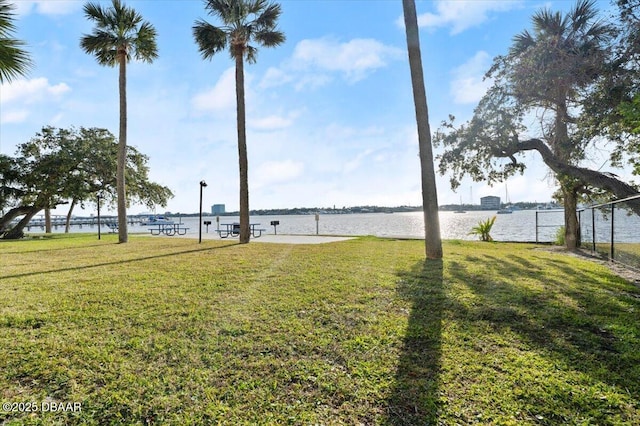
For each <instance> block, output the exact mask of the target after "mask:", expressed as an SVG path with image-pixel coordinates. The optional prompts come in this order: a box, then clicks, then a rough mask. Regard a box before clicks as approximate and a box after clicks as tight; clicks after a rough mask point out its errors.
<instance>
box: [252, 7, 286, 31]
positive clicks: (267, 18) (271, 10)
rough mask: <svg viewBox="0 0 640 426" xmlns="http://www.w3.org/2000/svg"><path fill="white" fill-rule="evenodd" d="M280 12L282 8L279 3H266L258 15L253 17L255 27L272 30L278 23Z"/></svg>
mask: <svg viewBox="0 0 640 426" xmlns="http://www.w3.org/2000/svg"><path fill="white" fill-rule="evenodd" d="M281 14H282V8H281V7H280V5H279V4H276V3H272V4H269V5H267V7H266V8H265V9H264V11H262V13H260V14H259V15H258V17H257V18H256V19H255V21H254V23H255V26H256V28H258V29H259V30H262V29H266V30H272V29H274V28H275V27H276V25H277V23H278V19H279V18H280V15H281Z"/></svg>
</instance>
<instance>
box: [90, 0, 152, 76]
mask: <svg viewBox="0 0 640 426" xmlns="http://www.w3.org/2000/svg"><path fill="white" fill-rule="evenodd" d="M84 13H85V17H86V18H87V19H89V20H90V21H93V22H94V23H95V27H94V29H93V32H92V33H91V34H85V35H84V36H83V37H82V38H81V39H80V47H81V48H82V49H83V50H84V51H85V52H86V53H88V54H93V55H95V57H96V59H97V61H98V63H99V64H101V65H108V66H115V65H116V64H117V52H118V51H122V50H124V51H125V52H126V55H127V58H126V60H127V61H129V60H131V58H132V57H135V58H136V59H137V60H141V61H145V62H153V60H154V59H155V58H157V57H158V47H157V44H156V38H157V32H156V30H155V28H154V27H153V26H152V25H151V24H150V23H148V22H145V21H144V20H143V18H142V16H141V15H140V14H139V13H137V12H136V11H135V9H133V8H131V7H127V6H126V5H124V3H123V2H122V1H121V0H112V5H111V7H109V8H106V7H102V6H101V5H100V4H98V3H87V4H85V6H84Z"/></svg>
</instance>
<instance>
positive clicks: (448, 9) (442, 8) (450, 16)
mask: <svg viewBox="0 0 640 426" xmlns="http://www.w3.org/2000/svg"><path fill="white" fill-rule="evenodd" d="M521 3H522V1H521V0H457V1H446V0H437V1H436V2H434V4H435V7H436V11H435V13H432V12H427V13H423V14H420V15H418V25H419V26H420V27H423V28H442V27H451V34H452V35H455V34H459V33H461V32H463V31H465V30H467V29H469V28H472V27H476V26H478V25H480V24H482V23H484V22H485V21H487V20H489V19H490V16H491V15H492V14H493V13H495V12H506V11H508V10H512V9H514V8H516V7H519V6H520V4H521ZM396 23H397V24H398V26H400V27H404V18H403V17H402V16H401V17H400V18H398V20H397V21H396Z"/></svg>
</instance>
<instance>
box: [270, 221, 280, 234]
mask: <svg viewBox="0 0 640 426" xmlns="http://www.w3.org/2000/svg"><path fill="white" fill-rule="evenodd" d="M278 225H280V221H279V220H272V221H271V226H273V233H274V234H276V235H278V228H277V226H278Z"/></svg>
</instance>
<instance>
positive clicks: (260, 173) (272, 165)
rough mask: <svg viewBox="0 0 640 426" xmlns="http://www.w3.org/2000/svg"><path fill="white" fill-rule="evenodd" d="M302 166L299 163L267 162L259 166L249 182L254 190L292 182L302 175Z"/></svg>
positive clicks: (289, 161)
mask: <svg viewBox="0 0 640 426" xmlns="http://www.w3.org/2000/svg"><path fill="white" fill-rule="evenodd" d="M303 171H304V164H303V163H302V162H299V161H293V160H284V161H267V162H264V163H262V164H260V165H259V166H258V167H257V168H256V171H255V174H254V176H253V177H252V179H251V181H252V182H255V185H254V187H255V188H262V187H265V186H268V185H271V184H274V183H283V182H288V181H292V180H294V179H296V178H298V177H299V176H300V175H302V172H303Z"/></svg>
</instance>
